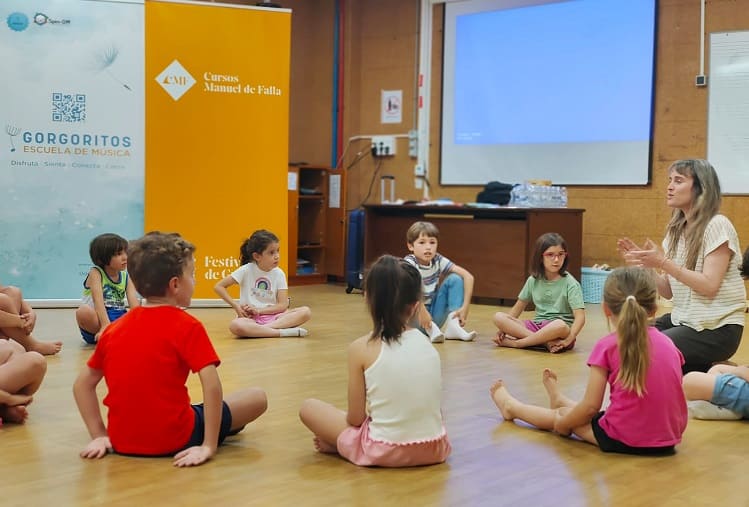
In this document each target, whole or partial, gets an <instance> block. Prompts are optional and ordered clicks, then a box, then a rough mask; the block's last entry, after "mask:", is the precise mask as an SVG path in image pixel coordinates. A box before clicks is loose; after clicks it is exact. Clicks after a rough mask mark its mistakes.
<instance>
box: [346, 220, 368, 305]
mask: <svg viewBox="0 0 749 507" xmlns="http://www.w3.org/2000/svg"><path fill="white" fill-rule="evenodd" d="M363 282H364V210H363V209H355V210H354V211H351V212H350V213H349V217H348V237H347V239H346V294H351V292H352V291H353V290H354V289H361V288H362V285H363Z"/></svg>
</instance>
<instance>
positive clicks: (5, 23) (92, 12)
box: [0, 0, 144, 299]
mask: <svg viewBox="0 0 749 507" xmlns="http://www.w3.org/2000/svg"><path fill="white" fill-rule="evenodd" d="M143 17H144V16H143V3H142V1H141V2H130V3H126V2H105V1H80V0H75V1H71V0H56V1H55V0H33V1H29V0H3V2H2V3H0V20H2V23H1V24H0V62H2V68H3V77H2V79H0V284H3V285H17V286H19V287H21V289H23V291H24V294H25V296H26V297H27V298H29V299H76V298H79V297H80V295H81V290H82V282H83V278H84V277H85V274H86V272H87V271H88V267H89V266H90V259H89V255H88V245H89V242H90V240H91V239H92V238H93V237H94V236H96V235H97V234H100V233H103V232H113V233H116V234H120V235H121V236H124V237H125V238H128V239H131V238H134V237H137V236H140V235H141V234H142V233H143V221H144V220H143V193H144V192H143V180H144V174H143V173H144V169H143V165H144V146H143V144H144V91H143V88H144V77H143V74H144V19H143Z"/></svg>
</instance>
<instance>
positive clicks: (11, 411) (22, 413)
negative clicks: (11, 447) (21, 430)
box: [0, 405, 29, 424]
mask: <svg viewBox="0 0 749 507" xmlns="http://www.w3.org/2000/svg"><path fill="white" fill-rule="evenodd" d="M28 417H29V411H28V410H26V407H25V406H24V405H16V406H15V407H9V406H7V405H5V406H2V407H0V418H2V420H3V422H9V423H16V424H23V423H24V422H26V419H27V418H28Z"/></svg>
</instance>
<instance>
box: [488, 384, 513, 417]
mask: <svg viewBox="0 0 749 507" xmlns="http://www.w3.org/2000/svg"><path fill="white" fill-rule="evenodd" d="M489 393H490V394H491V395H492V400H494V404H495V405H497V408H498V409H499V411H500V412H501V413H502V418H503V419H505V420H507V421H512V420H513V419H514V418H515V417H514V416H513V415H512V409H511V408H510V405H511V404H512V402H513V400H514V399H515V398H513V397H512V395H510V392H509V391H508V390H507V388H506V387H505V384H504V382H503V381H502V379H498V380H496V381H495V382H494V383H493V384H492V385H491V387H489Z"/></svg>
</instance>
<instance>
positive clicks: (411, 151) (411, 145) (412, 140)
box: [408, 130, 419, 158]
mask: <svg viewBox="0 0 749 507" xmlns="http://www.w3.org/2000/svg"><path fill="white" fill-rule="evenodd" d="M408 156H409V157H411V158H417V157H418V156H419V133H418V132H417V131H416V130H409V131H408Z"/></svg>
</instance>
